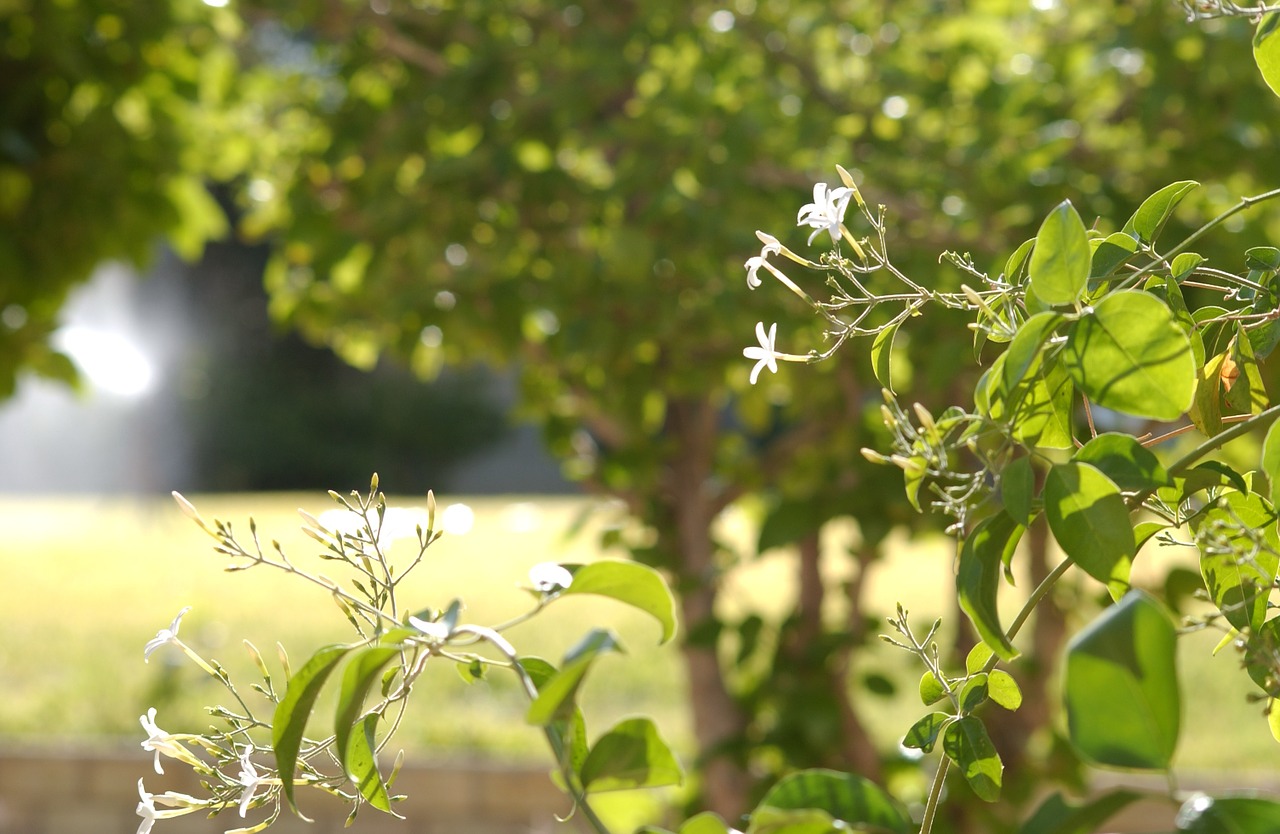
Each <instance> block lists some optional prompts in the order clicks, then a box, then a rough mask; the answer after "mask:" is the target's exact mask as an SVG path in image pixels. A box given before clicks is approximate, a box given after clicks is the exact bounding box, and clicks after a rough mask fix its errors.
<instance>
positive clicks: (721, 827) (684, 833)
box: [680, 811, 729, 834]
mask: <svg viewBox="0 0 1280 834" xmlns="http://www.w3.org/2000/svg"><path fill="white" fill-rule="evenodd" d="M680 834H729V826H727V825H725V822H724V820H722V819H720V816H719V815H718V814H714V813H712V812H711V811H703V812H702V813H701V814H694V815H693V816H692V817H689V819H687V820H685V822H684V825H682V826H680Z"/></svg>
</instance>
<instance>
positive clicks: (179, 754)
mask: <svg viewBox="0 0 1280 834" xmlns="http://www.w3.org/2000/svg"><path fill="white" fill-rule="evenodd" d="M138 721H139V722H140V723H141V724H142V729H144V730H146V732H147V740H146V741H144V742H142V749H143V750H146V751H147V752H152V751H154V752H155V754H156V773H164V768H162V767H160V754H161V753H163V754H165V755H166V756H168V757H170V758H172V759H179V760H181V761H184V762H190V761H191V760H192V759H193V758H194V757H193V756H192V755H191V751H189V750H187V748H185V747H183V746H182V745H181V744H180V743H179V742H178V741H177V739H175V738H174V737H173V736H172V735H170V734H169V733H166V732H165V731H164V730H162V729H160V728H159V727H157V726H156V708H155V707H152V708H151V709H149V710H147V714H146V715H144V716H141V717H140V718H139V719H138Z"/></svg>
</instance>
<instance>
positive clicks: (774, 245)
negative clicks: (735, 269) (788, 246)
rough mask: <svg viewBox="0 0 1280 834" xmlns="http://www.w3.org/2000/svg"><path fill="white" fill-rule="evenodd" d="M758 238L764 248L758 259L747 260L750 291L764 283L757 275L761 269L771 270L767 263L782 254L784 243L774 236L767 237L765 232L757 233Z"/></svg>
mask: <svg viewBox="0 0 1280 834" xmlns="http://www.w3.org/2000/svg"><path fill="white" fill-rule="evenodd" d="M756 237H758V238H760V240H761V242H762V243H764V247H763V248H762V249H761V250H760V254H759V255H757V256H756V257H754V258H747V262H746V264H745V266H746V268H747V287H748V289H753V290H754V289H755V288H756V287H758V286H760V285H761V284H762V283H763V282H762V281H761V280H760V278H759V276H757V275H756V273H757V272H759V271H760V267H765V268H766V269H769V266H768V264H767V263H766V261H767V260H768V258H769V256H770V255H777V254H779V253H781V252H782V243H781V242H780V241H779V240H778V239H777V238H776V237H774V236H773V235H767V234H765V233H764V232H756ZM769 271H770V272H773V271H774V270H772V269H769Z"/></svg>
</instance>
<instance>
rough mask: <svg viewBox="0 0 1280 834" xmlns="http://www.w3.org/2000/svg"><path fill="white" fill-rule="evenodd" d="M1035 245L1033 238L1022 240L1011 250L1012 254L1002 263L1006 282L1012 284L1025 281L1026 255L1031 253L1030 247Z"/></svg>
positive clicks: (1015, 284)
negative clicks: (1020, 243)
mask: <svg viewBox="0 0 1280 834" xmlns="http://www.w3.org/2000/svg"><path fill="white" fill-rule="evenodd" d="M1035 245H1036V241H1035V238H1031V239H1030V240H1024V241H1023V242H1022V245H1020V246H1019V247H1018V248H1017V249H1015V250H1013V254H1012V255H1010V256H1009V259H1008V260H1007V261H1005V264H1004V280H1005V283H1007V284H1013V285H1014V286H1017V285H1020V284H1023V283H1026V279H1027V266H1028V256H1029V255H1030V254H1031V247H1032V246H1035Z"/></svg>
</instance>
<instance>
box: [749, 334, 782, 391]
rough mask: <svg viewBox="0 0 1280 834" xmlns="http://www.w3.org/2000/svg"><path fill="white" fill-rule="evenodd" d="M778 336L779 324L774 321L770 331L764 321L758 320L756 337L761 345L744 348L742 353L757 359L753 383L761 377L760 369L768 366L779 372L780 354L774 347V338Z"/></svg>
mask: <svg viewBox="0 0 1280 834" xmlns="http://www.w3.org/2000/svg"><path fill="white" fill-rule="evenodd" d="M777 337H778V324H777V322H774V324H773V325H771V326H770V327H769V332H768V333H767V334H766V333H765V332H764V322H762V321H758V322H756V338H757V339H759V340H760V346H759V347H756V346H755V345H752V346H751V347H747V348H743V349H742V355H743V356H745V357H747V358H748V359H755V360H757V361H756V366H755V367H754V368H752V369H751V384H752V385H755V384H756V380H757V379H759V378H760V371H761V370H762V369H764V368H766V367H767V368H768V369H769V370H770V371H772V372H773V373H775V374H776V373H777V372H778V356H779V355H780V354H779V353H778V352H777V351H776V350H774V348H773V343H774V340H776V339H777Z"/></svg>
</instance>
